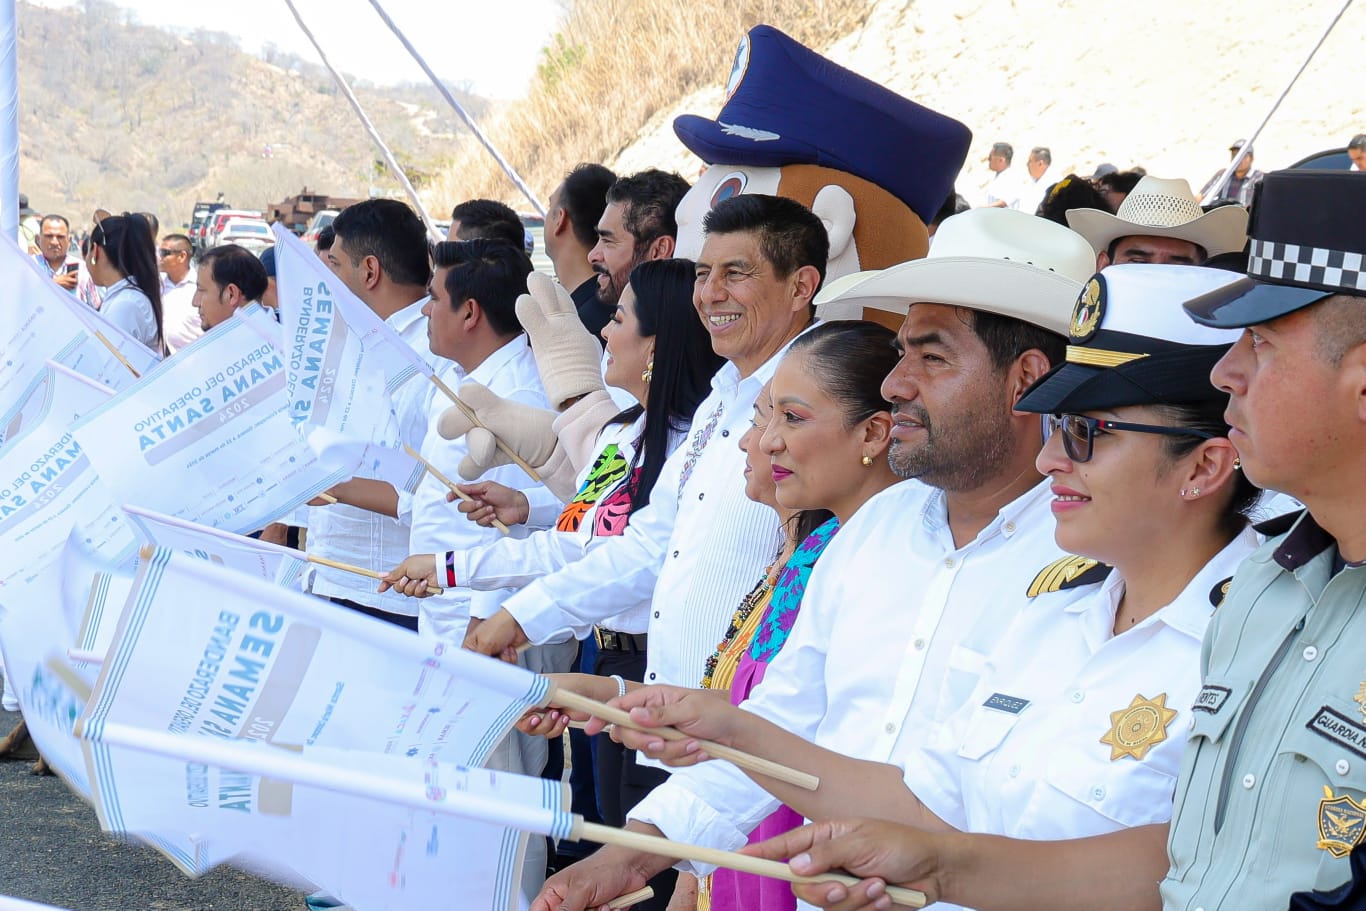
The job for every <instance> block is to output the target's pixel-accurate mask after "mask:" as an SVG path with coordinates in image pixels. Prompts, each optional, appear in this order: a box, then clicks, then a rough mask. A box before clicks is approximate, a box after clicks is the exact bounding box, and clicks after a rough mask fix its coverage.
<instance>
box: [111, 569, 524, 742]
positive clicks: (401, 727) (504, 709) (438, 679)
mask: <svg viewBox="0 0 1366 911" xmlns="http://www.w3.org/2000/svg"><path fill="white" fill-rule="evenodd" d="M548 688H549V682H548V681H547V680H546V679H545V678H544V677H540V676H538V675H536V674H533V673H531V672H529V671H526V670H523V669H522V668H519V667H516V666H515V665H511V664H507V663H505V662H502V661H497V660H495V659H492V658H486V657H484V656H482V655H476V654H474V653H472V652H467V651H464V650H461V649H447V648H446V647H444V646H443V645H441V644H439V643H436V642H432V641H430V640H423V639H421V638H419V637H418V636H415V635H413V634H412V633H410V632H408V631H406V630H402V629H399V628H398V627H396V626H393V625H391V624H387V623H384V622H383V621H380V620H375V619H372V618H370V617H366V616H364V615H362V614H359V613H356V612H354V611H350V610H347V609H345V608H341V607H338V606H336V605H334V604H331V603H329V602H326V601H323V600H320V599H317V598H314V597H312V596H309V595H305V594H302V593H299V592H291V591H287V590H285V589H282V588H279V587H277V586H275V585H273V584H271V583H269V582H266V581H264V580H261V579H259V578H253V577H251V576H248V575H246V574H243V573H238V572H234V571H232V570H230V569H226V568H224V567H221V566H216V565H214V564H213V563H209V562H206V561H203V560H197V559H194V558H192V557H188V556H185V555H184V554H178V553H175V552H173V551H170V550H165V549H160V548H159V549H157V550H156V551H155V553H154V555H153V556H152V557H151V559H150V560H147V561H145V562H144V563H143V564H142V566H141V567H140V568H139V570H138V577H137V581H136V582H135V583H134V585H133V591H132V594H131V596H130V598H129V602H128V606H127V607H126V608H125V609H124V611H123V616H122V618H121V619H120V621H119V627H118V631H117V633H116V634H115V638H114V642H113V644H112V646H111V647H110V649H109V652H108V655H107V657H106V660H105V662H104V666H103V668H102V670H101V677H100V687H99V692H98V693H97V695H96V697H95V698H94V699H93V700H92V701H91V705H90V709H89V711H88V712H87V714H86V718H85V721H84V724H85V725H86V726H87V727H88V728H89V729H90V730H91V731H92V736H94V737H95V738H96V739H98V738H99V728H100V726H101V725H103V724H105V723H106V722H120V723H124V724H127V725H132V726H134V727H144V728H151V729H153V730H160V731H170V732H171V733H176V734H195V735H206V736H211V737H220V738H228V739H231V738H246V739H254V740H266V741H270V742H272V743H276V744H280V745H305V746H313V745H317V746H335V747H341V748H345V749H353V750H360V751H367V752H374V753H391V754H396V755H405V756H413V757H420V758H435V759H438V760H442V761H448V762H454V763H458V764H461V765H478V764H479V763H481V762H482V761H483V760H484V759H485V758H486V757H487V756H488V754H489V752H490V751H491V750H492V749H493V747H494V746H496V745H497V743H498V742H499V741H500V740H502V738H503V737H504V736H505V735H506V734H507V733H508V731H509V730H511V728H512V725H513V724H514V723H515V722H516V720H517V719H518V718H519V717H520V716H521V715H522V713H523V712H524V711H526V710H527V709H529V708H531V707H532V706H535V705H538V704H540V703H541V702H542V701H544V699H545V698H546V695H547V693H548Z"/></svg>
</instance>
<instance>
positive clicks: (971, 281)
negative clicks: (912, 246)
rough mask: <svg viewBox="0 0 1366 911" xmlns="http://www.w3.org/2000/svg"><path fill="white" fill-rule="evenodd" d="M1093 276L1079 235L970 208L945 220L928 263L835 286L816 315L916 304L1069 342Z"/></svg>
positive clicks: (898, 309)
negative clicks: (979, 313)
mask: <svg viewBox="0 0 1366 911" xmlns="http://www.w3.org/2000/svg"><path fill="white" fill-rule="evenodd" d="M1095 271H1096V254H1095V251H1094V250H1092V249H1091V245H1090V244H1088V243H1087V242H1086V241H1085V240H1083V239H1082V237H1081V236H1080V235H1079V234H1077V233H1076V232H1075V231H1069V230H1068V229H1066V228H1064V227H1063V226H1062V225H1059V224H1056V223H1055V222H1051V221H1049V220H1048V219H1046V218H1039V217H1037V216H1035V215H1029V214H1026V213H1024V212H1017V211H1015V210H1014V209H997V208H984V209H970V210H969V211H967V212H964V213H962V214H960V215H954V216H952V217H951V218H947V219H945V220H944V223H943V224H941V225H940V226H939V230H938V232H936V233H935V235H934V240H933V242H932V243H931V244H930V252H929V255H928V256H926V257H925V258H924V259H914V260H911V261H910V262H906V263H899V264H897V265H895V266H891V267H890V268H887V269H881V270H874V271H870V272H859V273H856V274H855V275H850V276H845V277H843V278H840V279H837V280H836V281H833V282H831V283H830V284H829V285H828V286H827V287H825V288H823V289H822V290H821V293H820V294H818V295H817V296H816V312H817V315H818V316H820V317H822V318H823V319H829V318H839V317H840V316H844V315H845V314H847V313H848V312H849V311H851V310H855V309H858V308H863V307H869V308H872V309H874V310H885V311H887V312H889V313H902V314H904V313H905V312H906V311H907V310H909V309H910V307H911V304H914V303H929V304H948V305H950V306H955V307H967V308H969V309H972V310H983V311H986V312H988V313H998V314H1000V315H1001V316H1009V317H1012V318H1014V319H1019V320H1023V321H1025V322H1027V323H1033V324H1035V325H1037V326H1042V327H1043V328H1045V329H1048V330H1051V331H1053V332H1057V333H1058V334H1060V335H1066V334H1067V327H1068V325H1069V323H1070V321H1071V317H1072V305H1073V304H1075V303H1076V300H1077V295H1078V294H1080V293H1081V289H1082V286H1083V285H1084V284H1085V283H1086V280H1087V279H1089V278H1090V277H1091V275H1092V274H1093V273H1094V272H1095Z"/></svg>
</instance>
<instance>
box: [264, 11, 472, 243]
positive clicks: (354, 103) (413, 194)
mask: <svg viewBox="0 0 1366 911" xmlns="http://www.w3.org/2000/svg"><path fill="white" fill-rule="evenodd" d="M285 5H286V6H288V7H289V11H290V12H291V13H293V14H294V21H295V22H297V23H299V28H301V29H303V33H304V34H305V35H306V36H308V40H309V41H311V42H312V43H313V48H314V49H315V50H316V51H317V52H318V57H319V58H320V59H321V60H322V62H323V66H325V67H326V68H327V71H328V72H329V73H331V74H332V79H333V80H334V81H335V82H336V83H337V88H339V89H341V90H342V94H344V95H345V96H346V100H347V101H349V102H350V103H351V108H352V110H354V111H355V112H356V116H357V117H359V118H360V122H361V125H362V126H364V127H365V132H367V133H369V134H370V139H371V140H372V141H373V142H374V143H375V145H376V146H377V147H378V148H379V151H380V154H381V155H383V156H384V161H385V163H386V164H387V165H389V170H391V171H393V172H394V174H395V175H397V176H398V182H399V183H400V184H402V185H403V192H404V193H406V194H407V195H408V199H410V200H411V201H412V203H413V208H415V209H417V214H418V215H420V216H422V221H423V222H424V223H425V224H426V225H427V231H428V232H429V233H430V234H431V236H432V237H433V238H434V239H435V240H437V241H443V240H445V239H446V236H445V235H444V234H442V233H441V231H440V230H438V229H437V227H436V222H434V221H432V216H431V215H429V214H428V212H427V209H426V207H425V206H423V205H422V200H420V199H418V196H417V190H415V189H414V188H413V185H412V184H411V183H410V182H409V181H408V175H407V174H404V173H403V169H402V168H401V167H399V165H398V161H397V160H396V159H395V158H394V153H393V152H391V151H389V146H387V145H386V144H385V142H384V140H383V139H382V138H381V137H380V135H379V131H378V130H376V129H375V125H374V124H373V123H371V122H370V118H369V117H367V116H365V109H364V108H362V107H361V106H360V102H359V101H358V100H356V95H355V93H354V92H352V91H351V87H350V86H349V85H347V84H346V80H345V79H343V78H342V74H341V73H339V72H337V69H336V67H334V66H332V63H331V62H330V61H329V60H328V59H327V54H325V53H323V49H322V45H320V44H319V43H318V39H317V38H315V37H313V33H312V32H311V31H309V29H308V26H307V25H305V24H304V20H303V17H302V16H300V15H299V10H298V8H297V7H295V6H294V0H285Z"/></svg>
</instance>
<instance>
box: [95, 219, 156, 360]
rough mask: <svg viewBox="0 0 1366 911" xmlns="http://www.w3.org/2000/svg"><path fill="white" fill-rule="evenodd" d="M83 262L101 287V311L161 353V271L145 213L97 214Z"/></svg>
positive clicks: (103, 314)
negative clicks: (142, 214)
mask: <svg viewBox="0 0 1366 911" xmlns="http://www.w3.org/2000/svg"><path fill="white" fill-rule="evenodd" d="M85 265H86V268H87V269H89V270H90V277H91V278H92V279H93V280H94V282H95V284H96V285H99V286H100V287H101V288H103V289H104V297H103V301H102V303H101V304H100V316H102V317H104V318H105V319H106V320H108V321H109V322H111V323H113V324H114V325H116V326H118V327H119V328H120V329H123V330H124V331H125V332H127V333H128V334H129V335H131V336H133V338H135V339H137V340H138V341H140V342H142V343H143V344H144V345H146V346H147V347H148V348H150V349H152V350H153V351H155V352H157V353H158V354H161V353H163V352H164V346H163V344H162V334H161V333H162V329H161V274H160V273H159V272H158V271H157V261H156V243H155V241H153V239H152V232H151V227H150V226H149V225H148V224H147V221H146V219H144V218H143V217H142V216H141V215H137V214H134V213H130V212H125V213H123V214H122V215H110V216H109V217H108V218H105V219H103V220H101V221H100V222H99V224H97V225H95V228H94V230H93V231H91V232H90V252H89V254H88V255H87V256H86V259H85Z"/></svg>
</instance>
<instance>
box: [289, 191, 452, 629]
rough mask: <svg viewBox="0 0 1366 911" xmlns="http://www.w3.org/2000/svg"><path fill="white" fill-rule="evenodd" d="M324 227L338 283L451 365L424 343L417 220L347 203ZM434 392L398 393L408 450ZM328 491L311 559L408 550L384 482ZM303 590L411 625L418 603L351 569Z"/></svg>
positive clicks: (410, 341) (389, 562)
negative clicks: (331, 501)
mask: <svg viewBox="0 0 1366 911" xmlns="http://www.w3.org/2000/svg"><path fill="white" fill-rule="evenodd" d="M329 227H331V228H333V229H334V240H333V243H332V245H331V246H330V247H329V248H328V250H327V251H326V252H325V253H324V254H323V255H322V260H323V262H324V263H326V264H327V267H328V268H329V269H331V270H332V272H333V273H334V274H336V276H337V278H338V280H340V281H341V283H342V284H343V285H345V286H346V287H347V289H348V290H349V291H351V293H352V294H354V295H356V297H358V298H360V300H361V302H362V303H364V304H365V305H366V306H367V307H369V308H370V309H371V310H373V311H374V313H375V315H376V316H378V317H379V318H380V319H382V320H384V322H385V323H386V324H387V325H388V326H389V328H391V329H393V330H394V332H395V333H396V334H397V335H398V337H399V338H400V339H402V340H403V341H404V342H405V343H406V344H407V345H408V346H409V347H411V348H412V349H413V350H414V351H416V352H418V353H419V354H420V355H422V356H423V357H424V359H425V360H426V361H427V363H428V364H429V365H430V366H431V367H432V369H433V370H434V371H435V372H437V373H441V372H443V371H446V370H448V369H450V368H452V367H454V365H453V364H452V363H451V362H450V361H449V360H448V359H446V358H444V357H441V356H440V355H437V354H433V353H432V351H431V348H430V346H429V345H428V339H427V317H426V316H425V315H424V314H423V312H422V309H423V307H424V306H426V304H427V300H428V297H427V285H428V283H429V282H430V281H431V276H432V268H431V263H430V261H429V259H428V256H427V229H426V227H425V226H424V225H423V224H422V220H421V219H420V218H418V216H417V214H416V213H414V212H413V210H412V209H410V208H409V207H408V206H406V205H404V204H403V203H401V202H398V201H397V200H392V199H370V200H366V201H364V202H359V203H355V204H354V205H351V206H347V207H346V208H345V209H343V210H342V211H341V212H340V213H339V214H338V215H337V217H336V219H335V220H334V221H333V222H332V224H331V225H330V226H329ZM435 391H436V387H435V385H434V384H432V383H428V382H425V381H422V380H421V379H416V380H410V381H409V382H407V383H404V384H403V385H402V386H401V387H400V388H399V389H398V391H397V393H396V395H395V401H394V415H395V418H396V419H397V421H398V428H399V434H400V436H401V438H402V439H403V441H404V442H405V443H407V444H408V445H409V446H412V447H413V448H414V449H417V448H418V447H420V446H421V445H422V440H423V437H425V436H426V434H427V419H428V414H427V412H428V408H429V406H430V402H431V398H432V395H433V393H434V392H435ZM331 494H332V496H334V497H336V498H337V499H338V500H339V501H340V502H338V503H337V504H335V505H321V506H314V507H313V508H312V509H310V511H309V516H308V541H307V543H308V552H309V554H311V555H313V556H317V557H323V558H325V559H329V560H335V561H338V562H341V563H349V564H352V565H356V566H364V567H366V568H367V569H373V570H379V571H383V570H385V569H387V568H389V567H390V566H393V565H394V562H395V561H397V560H401V559H402V558H403V556H404V555H405V554H407V553H408V540H409V537H410V533H411V522H410V517H409V516H408V515H406V514H402V515H401V511H400V509H399V502H400V497H399V495H398V493H397V492H396V491H395V490H394V489H393V488H392V487H391V486H389V485H388V484H385V483H383V482H381V481H373V480H366V479H352V480H350V481H346V482H343V483H342V484H340V485H338V486H337V487H336V488H334V489H333V490H332V491H331ZM309 588H310V590H311V591H312V592H313V594H315V595H319V596H320V597H323V598H328V599H329V600H331V601H333V602H334V603H337V604H341V605H343V606H344V607H349V608H351V609H352V610H355V611H358V612H360V613H364V614H368V615H370V616H373V617H378V618H379V619H381V620H385V621H387V622H390V623H393V624H395V625H397V626H402V627H404V628H406V629H410V630H414V631H415V630H416V629H417V602H415V601H410V600H408V599H405V598H400V597H397V596H396V595H392V594H389V595H385V594H380V593H378V592H376V591H375V586H374V584H373V583H371V582H370V581H369V580H367V579H363V578H361V577H358V576H356V575H354V574H352V573H346V572H342V571H340V570H334V569H329V568H327V567H325V566H317V567H313V569H312V573H311V575H310V582H309Z"/></svg>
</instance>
